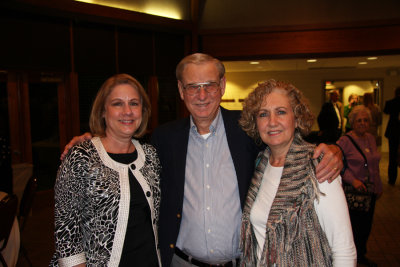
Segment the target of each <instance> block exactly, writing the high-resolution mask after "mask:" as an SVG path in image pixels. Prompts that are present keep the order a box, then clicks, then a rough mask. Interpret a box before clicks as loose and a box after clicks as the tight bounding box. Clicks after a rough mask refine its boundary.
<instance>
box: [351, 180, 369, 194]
mask: <svg viewBox="0 0 400 267" xmlns="http://www.w3.org/2000/svg"><path fill="white" fill-rule="evenodd" d="M351 185H352V186H353V187H354V188H355V189H356V190H358V191H363V192H367V188H366V187H365V185H364V183H363V182H361V181H360V180H358V179H354V180H353V182H352V183H351Z"/></svg>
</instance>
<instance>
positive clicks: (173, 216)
mask: <svg viewBox="0 0 400 267" xmlns="http://www.w3.org/2000/svg"><path fill="white" fill-rule="evenodd" d="M221 113H222V118H223V120H224V126H225V131H226V137H227V140H228V146H229V150H230V152H231V156H232V160H233V164H234V166H235V171H236V175H237V179H238V185H239V195H240V202H241V204H242V207H243V205H244V202H245V198H246V194H247V190H248V188H249V184H250V180H251V177H252V175H253V171H254V161H255V158H256V156H257V154H258V151H260V149H261V147H257V146H256V145H255V144H254V141H253V140H252V139H251V138H250V137H249V136H248V135H247V134H246V133H245V132H243V131H242V129H241V128H240V126H239V124H238V120H239V116H240V111H229V110H226V109H224V108H222V107H221ZM189 128H190V119H189V118H185V119H182V120H178V121H174V122H171V123H168V124H165V125H162V126H160V127H158V128H157V129H156V130H155V131H154V133H153V135H152V143H153V145H154V146H155V147H156V149H157V151H158V155H159V158H160V162H161V166H162V171H161V176H160V177H161V208H160V221H159V246H160V249H161V258H162V264H163V266H164V267H166V266H170V264H171V260H172V256H173V254H174V248H175V243H176V240H177V238H178V233H179V229H180V223H181V214H182V208H183V193H184V186H185V167H186V153H187V147H188V140H189Z"/></svg>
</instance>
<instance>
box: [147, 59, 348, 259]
mask: <svg viewBox="0 0 400 267" xmlns="http://www.w3.org/2000/svg"><path fill="white" fill-rule="evenodd" d="M176 77H177V80H178V88H179V94H180V97H181V99H182V100H183V101H184V103H185V105H186V107H187V109H188V110H189V112H190V117H189V118H184V119H182V120H178V121H174V122H171V123H168V124H166V125H163V126H160V127H158V128H157V129H156V130H155V131H154V133H153V135H152V143H153V144H154V146H155V147H156V148H157V150H158V153H159V157H160V161H161V165H162V172H161V194H162V200H161V208H160V225H159V238H160V240H159V243H160V244H159V245H160V248H161V256H162V263H163V266H237V265H238V263H239V259H238V258H239V255H240V250H239V239H240V222H241V213H242V209H241V208H242V206H243V203H244V200H245V197H246V193H247V189H248V187H249V183H250V180H251V177H252V175H253V171H254V164H255V163H254V161H255V158H256V156H257V154H258V151H260V149H261V148H260V147H257V146H256V145H255V144H254V142H253V141H252V139H251V138H250V137H248V136H247V135H246V134H245V133H244V132H243V131H242V130H241V129H240V127H239V124H238V119H239V116H240V112H239V111H229V110H226V109H224V108H222V107H220V103H221V98H222V96H223V95H224V92H225V85H226V79H225V68H224V65H223V64H222V63H221V62H220V61H219V60H217V59H215V58H213V57H211V56H209V55H205V54H200V53H196V54H192V55H189V56H187V57H185V58H184V59H182V61H181V62H180V63H179V64H178V66H177V68H176ZM321 152H323V153H324V154H325V156H324V158H323V161H322V162H321V163H320V164H319V165H318V168H317V177H318V179H319V180H320V181H324V180H326V179H327V178H331V177H336V176H337V175H338V174H339V171H340V169H341V167H342V161H341V152H340V149H339V148H337V147H336V146H334V145H333V146H332V147H328V146H326V145H321V146H319V147H318V148H317V149H316V151H315V155H319V154H320V153H321Z"/></svg>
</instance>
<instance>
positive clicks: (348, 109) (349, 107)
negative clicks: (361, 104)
mask: <svg viewBox="0 0 400 267" xmlns="http://www.w3.org/2000/svg"><path fill="white" fill-rule="evenodd" d="M348 100H349V104H347V105H346V106H344V109H343V117H344V118H345V119H346V125H345V132H346V133H347V132H349V131H350V130H351V123H350V121H349V114H350V112H351V110H352V109H353V108H354V107H355V106H357V105H358V95H357V94H354V93H353V94H350V95H349V98H348Z"/></svg>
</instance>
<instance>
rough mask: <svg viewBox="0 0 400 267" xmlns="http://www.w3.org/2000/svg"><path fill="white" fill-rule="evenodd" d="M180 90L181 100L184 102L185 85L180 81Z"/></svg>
mask: <svg viewBox="0 0 400 267" xmlns="http://www.w3.org/2000/svg"><path fill="white" fill-rule="evenodd" d="M178 89H179V95H180V96H181V99H182V100H184V99H185V96H184V95H183V90H185V89H183V84H182V82H181V81H178Z"/></svg>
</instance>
